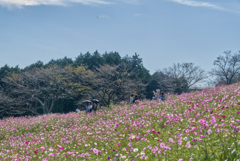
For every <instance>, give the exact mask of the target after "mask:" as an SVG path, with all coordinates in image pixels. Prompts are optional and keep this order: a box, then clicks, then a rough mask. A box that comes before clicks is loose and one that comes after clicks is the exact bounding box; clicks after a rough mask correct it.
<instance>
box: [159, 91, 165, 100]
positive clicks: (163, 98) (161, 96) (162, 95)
mask: <svg viewBox="0 0 240 161" xmlns="http://www.w3.org/2000/svg"><path fill="white" fill-rule="evenodd" d="M160 99H161V100H162V101H164V100H165V99H166V98H165V95H164V93H163V92H162V94H161V95H160Z"/></svg>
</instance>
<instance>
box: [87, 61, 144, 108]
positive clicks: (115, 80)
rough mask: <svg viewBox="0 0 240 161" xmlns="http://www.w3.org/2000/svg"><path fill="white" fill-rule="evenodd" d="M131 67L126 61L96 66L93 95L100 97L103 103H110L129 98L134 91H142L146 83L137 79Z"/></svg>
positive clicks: (91, 93)
mask: <svg viewBox="0 0 240 161" xmlns="http://www.w3.org/2000/svg"><path fill="white" fill-rule="evenodd" d="M129 69H130V68H129V67H128V66H127V65H126V64H125V63H122V64H120V65H117V66H116V65H114V66H110V65H102V66H100V67H99V68H96V70H95V76H96V77H95V80H96V81H95V82H94V84H92V91H91V92H90V95H91V97H96V98H99V99H100V100H101V102H102V103H103V105H109V104H110V103H111V101H112V102H113V103H116V102H118V101H122V100H126V99H128V97H129V96H130V94H131V93H133V92H135V93H141V92H142V91H143V90H144V87H145V84H143V83H142V82H141V81H140V80H137V77H136V73H135V72H134V71H131V72H130V71H129Z"/></svg>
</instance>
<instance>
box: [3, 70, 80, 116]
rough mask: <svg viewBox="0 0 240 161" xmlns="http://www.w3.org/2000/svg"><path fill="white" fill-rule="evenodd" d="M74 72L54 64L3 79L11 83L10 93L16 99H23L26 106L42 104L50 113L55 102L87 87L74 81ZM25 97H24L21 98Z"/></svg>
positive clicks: (44, 110)
mask: <svg viewBox="0 0 240 161" xmlns="http://www.w3.org/2000/svg"><path fill="white" fill-rule="evenodd" d="M73 73H75V71H73V70H71V71H70V69H69V68H68V69H67V70H65V69H62V68H59V67H58V66H53V67H49V68H46V69H44V68H41V69H32V70H29V71H26V72H22V73H21V74H10V75H9V76H7V77H5V78H4V79H3V81H4V82H5V83H7V84H8V85H9V90H8V91H9V93H10V94H11V95H12V97H14V98H15V99H16V100H22V101H23V102H22V104H25V106H27V105H30V104H32V103H34V102H35V103H36V102H37V103H38V105H40V106H39V107H36V108H41V109H42V110H43V113H44V114H47V113H50V112H51V111H52V109H53V107H54V104H55V102H56V101H57V100H58V99H61V98H70V97H71V95H73V94H75V91H76V90H80V89H82V88H84V89H85V86H83V85H82V84H80V83H73V82H72V78H73ZM21 97H24V99H21Z"/></svg>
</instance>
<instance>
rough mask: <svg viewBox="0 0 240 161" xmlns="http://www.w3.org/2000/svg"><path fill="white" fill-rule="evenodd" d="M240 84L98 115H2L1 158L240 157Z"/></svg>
mask: <svg viewBox="0 0 240 161" xmlns="http://www.w3.org/2000/svg"><path fill="white" fill-rule="evenodd" d="M239 96H240V84H233V85H230V86H222V87H217V88H212V89H208V90H204V91H201V92H193V93H188V94H182V95H169V96H167V100H166V101H165V102H161V101H159V102H157V101H146V100H145V101H142V102H138V103H137V105H135V104H134V105H129V104H125V103H122V104H121V105H119V106H116V107H113V108H112V109H110V110H109V111H105V112H103V111H102V112H98V113H97V114H96V115H92V114H88V115H85V114H84V113H68V114H50V115H43V116H38V117H24V118H7V119H4V120H0V147H1V148H0V160H15V159H19V160H55V159H56V160H122V161H123V160H124V161H125V160H128V161H130V160H150V161H152V160H159V161H160V160H163V159H164V160H165V161H166V160H169V161H173V160H174V161H175V160H178V161H182V160H184V161H185V160H187V161H188V160H209V161H214V160H216V161H219V160H226V159H228V160H229V161H230V160H231V161H232V160H237V159H240V134H239V133H240V98H239Z"/></svg>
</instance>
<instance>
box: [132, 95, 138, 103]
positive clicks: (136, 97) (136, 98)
mask: <svg viewBox="0 0 240 161" xmlns="http://www.w3.org/2000/svg"><path fill="white" fill-rule="evenodd" d="M136 100H138V95H135V98H134V99H133V103H136Z"/></svg>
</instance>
